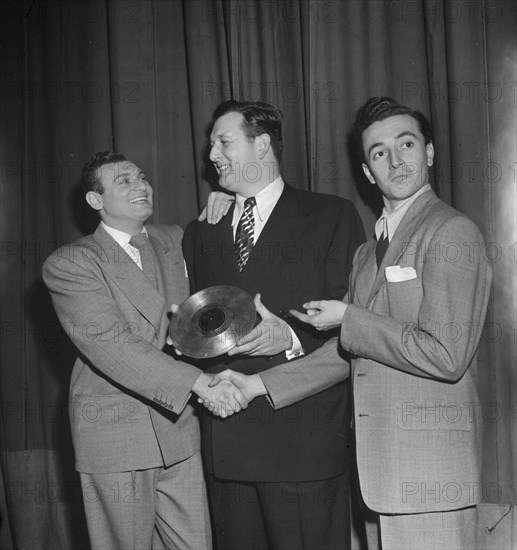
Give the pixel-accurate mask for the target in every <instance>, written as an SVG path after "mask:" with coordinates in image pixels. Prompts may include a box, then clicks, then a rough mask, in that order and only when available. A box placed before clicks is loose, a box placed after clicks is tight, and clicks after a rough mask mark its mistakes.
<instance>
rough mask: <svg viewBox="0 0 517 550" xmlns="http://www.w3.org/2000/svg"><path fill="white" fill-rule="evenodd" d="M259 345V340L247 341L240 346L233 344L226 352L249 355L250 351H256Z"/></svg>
mask: <svg viewBox="0 0 517 550" xmlns="http://www.w3.org/2000/svg"><path fill="white" fill-rule="evenodd" d="M259 345H260V342H258V341H255V340H254V341H253V342H248V343H245V344H242V345H240V346H235V347H234V348H233V349H231V350H230V351H229V352H228V355H238V354H241V355H249V354H250V353H253V352H254V351H257V350H258V349H259Z"/></svg>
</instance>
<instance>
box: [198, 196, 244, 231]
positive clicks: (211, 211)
mask: <svg viewBox="0 0 517 550" xmlns="http://www.w3.org/2000/svg"><path fill="white" fill-rule="evenodd" d="M234 200H235V197H234V196H233V195H227V194H226V193H223V192H222V191H212V192H211V193H210V195H208V200H207V203H206V206H205V207H204V208H203V210H202V212H201V214H199V217H198V220H199V221H200V222H202V221H204V220H206V221H207V222H208V223H211V224H216V223H219V222H220V221H221V219H222V218H223V217H224V216H226V214H228V210H230V206H231V205H232V203H233V201H234Z"/></svg>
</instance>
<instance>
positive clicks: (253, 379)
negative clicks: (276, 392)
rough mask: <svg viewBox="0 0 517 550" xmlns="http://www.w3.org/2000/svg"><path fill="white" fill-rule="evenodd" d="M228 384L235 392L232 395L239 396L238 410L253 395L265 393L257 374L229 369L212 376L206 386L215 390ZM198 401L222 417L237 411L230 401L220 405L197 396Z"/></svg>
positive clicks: (253, 397)
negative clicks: (247, 373)
mask: <svg viewBox="0 0 517 550" xmlns="http://www.w3.org/2000/svg"><path fill="white" fill-rule="evenodd" d="M228 384H229V385H230V386H232V387H233V388H234V392H236V393H234V396H238V398H239V405H240V409H239V410H242V409H245V408H246V407H247V406H248V403H250V402H251V401H253V399H255V397H257V396H259V395H265V394H266V393H267V390H266V388H265V386H264V383H263V382H262V379H261V378H260V376H259V375H258V374H251V375H246V374H243V373H241V372H235V371H233V370H231V369H227V370H224V371H223V372H220V373H219V374H216V375H215V376H213V378H212V380H211V381H210V382H209V384H208V386H209V387H210V388H212V389H213V390H216V389H217V388H219V387H220V386H222V388H221V389H223V388H227V387H228ZM198 402H199V403H202V404H203V405H204V406H205V407H206V408H207V409H208V410H209V411H211V412H212V413H213V414H214V415H215V416H221V417H222V418H225V417H226V416H229V414H233V413H235V412H239V411H238V410H236V409H235V407H233V405H232V402H231V401H230V402H228V403H225V405H224V406H220V404H218V403H217V402H214V401H213V400H210V399H207V398H202V397H199V399H198ZM230 411H231V412H230Z"/></svg>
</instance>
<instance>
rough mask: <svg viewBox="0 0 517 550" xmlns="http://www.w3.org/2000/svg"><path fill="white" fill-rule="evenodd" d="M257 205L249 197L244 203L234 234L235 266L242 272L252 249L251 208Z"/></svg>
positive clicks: (252, 220) (253, 228)
mask: <svg viewBox="0 0 517 550" xmlns="http://www.w3.org/2000/svg"><path fill="white" fill-rule="evenodd" d="M256 204H257V201H256V200H255V197H250V198H249V199H246V200H245V202H244V212H243V213H242V216H241V219H240V220H239V224H238V225H237V231H236V233H235V250H236V251H237V266H238V267H239V271H242V270H243V268H244V266H245V265H246V262H247V261H248V258H249V257H250V253H251V249H252V248H253V244H254V242H253V240H254V239H253V235H254V232H255V218H254V217H253V207H254V206H255V205H256Z"/></svg>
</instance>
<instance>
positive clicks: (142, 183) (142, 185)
mask: <svg viewBox="0 0 517 550" xmlns="http://www.w3.org/2000/svg"><path fill="white" fill-rule="evenodd" d="M148 186H149V184H148V183H147V181H146V180H144V179H143V178H136V179H135V180H134V181H133V187H134V189H136V190H139V191H145V190H147V188H148Z"/></svg>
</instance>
